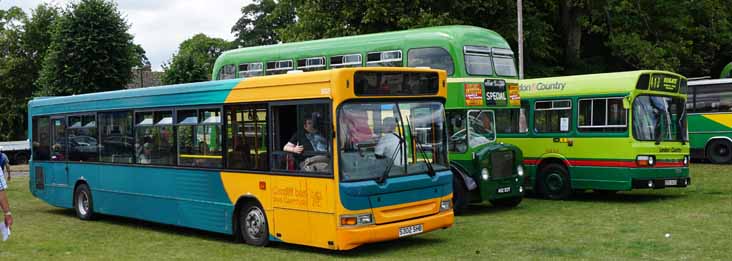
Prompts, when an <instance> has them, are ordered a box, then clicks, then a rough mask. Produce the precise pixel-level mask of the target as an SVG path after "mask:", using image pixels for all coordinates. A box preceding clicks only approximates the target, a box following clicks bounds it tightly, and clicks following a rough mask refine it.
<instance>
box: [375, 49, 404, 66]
mask: <svg viewBox="0 0 732 261" xmlns="http://www.w3.org/2000/svg"><path fill="white" fill-rule="evenodd" d="M366 66H389V67H402V51H400V50H394V51H383V52H370V53H368V54H367V55H366Z"/></svg>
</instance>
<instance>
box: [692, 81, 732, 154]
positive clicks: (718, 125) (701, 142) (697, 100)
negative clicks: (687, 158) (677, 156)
mask: <svg viewBox="0 0 732 261" xmlns="http://www.w3.org/2000/svg"><path fill="white" fill-rule="evenodd" d="M686 110H688V111H689V139H690V141H691V142H690V145H691V158H692V159H694V160H697V159H706V160H709V161H710V162H713V163H732V79H715V80H698V81H689V99H688V100H687V101H686Z"/></svg>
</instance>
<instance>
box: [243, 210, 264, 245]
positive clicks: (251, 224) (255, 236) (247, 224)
mask: <svg viewBox="0 0 732 261" xmlns="http://www.w3.org/2000/svg"><path fill="white" fill-rule="evenodd" d="M239 233H240V235H241V238H243V239H244V242H245V243H247V244H250V245H253V246H266V245H267V244H269V227H268V224H267V216H266V215H265V213H264V210H263V209H262V207H261V206H260V205H259V204H250V205H248V206H246V207H245V208H243V209H242V210H240V211H239Z"/></svg>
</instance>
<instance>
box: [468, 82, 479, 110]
mask: <svg viewBox="0 0 732 261" xmlns="http://www.w3.org/2000/svg"><path fill="white" fill-rule="evenodd" d="M465 105H466V106H482V105H483V85H482V84H479V83H472V84H465Z"/></svg>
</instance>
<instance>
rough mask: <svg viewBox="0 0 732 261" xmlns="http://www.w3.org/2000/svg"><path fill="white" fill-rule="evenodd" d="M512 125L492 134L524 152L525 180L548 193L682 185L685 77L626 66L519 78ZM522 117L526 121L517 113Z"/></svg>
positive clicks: (685, 182) (559, 194)
mask: <svg viewBox="0 0 732 261" xmlns="http://www.w3.org/2000/svg"><path fill="white" fill-rule="evenodd" d="M520 88H521V95H522V97H521V98H522V100H521V106H522V108H523V110H521V112H524V114H522V116H521V117H518V119H519V120H520V122H519V123H518V125H520V126H526V128H527V129H528V130H529V131H528V132H527V133H525V134H499V140H500V141H504V142H508V143H511V144H515V145H517V146H519V148H521V150H522V151H523V153H524V163H525V165H526V170H527V173H528V175H527V178H526V183H525V184H526V186H527V187H530V188H531V189H532V190H533V191H535V192H537V193H538V194H540V195H543V196H545V197H547V198H551V199H565V198H567V197H569V196H570V195H571V194H572V192H573V191H574V190H588V189H592V190H594V191H596V192H601V193H607V192H616V191H620V190H631V189H639V188H653V189H658V188H666V187H686V186H688V185H689V183H690V181H691V179H690V177H689V168H688V164H689V143H688V137H687V127H686V125H687V120H686V119H687V117H686V110H685V102H686V88H687V83H686V78H684V77H683V76H681V75H678V74H675V73H670V72H664V71H632V72H619V73H603V74H589V75H577V76H566V77H554V78H539V79H530V80H522V81H521V82H520ZM523 119H525V121H523Z"/></svg>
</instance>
